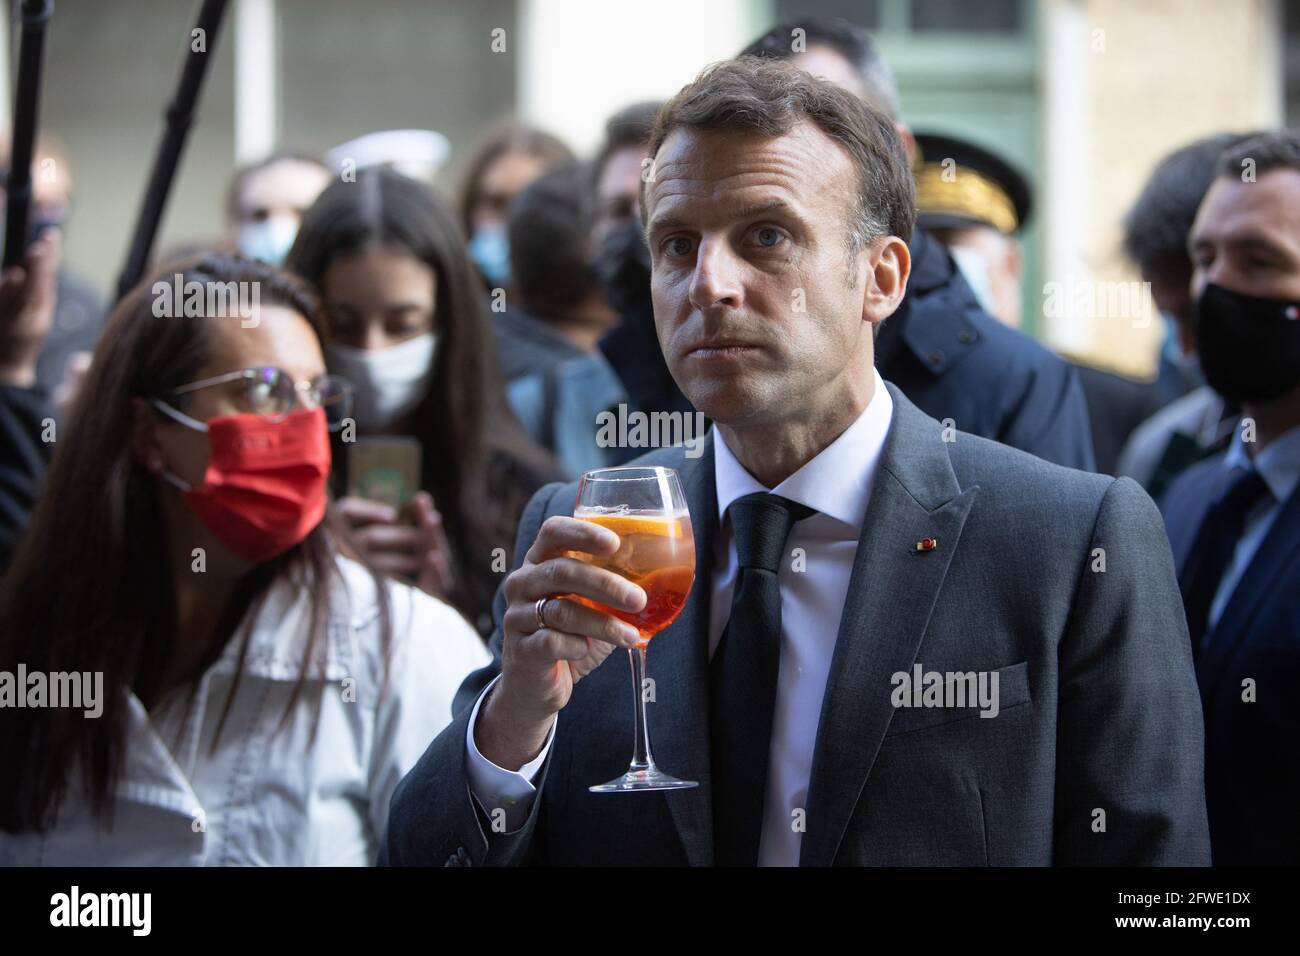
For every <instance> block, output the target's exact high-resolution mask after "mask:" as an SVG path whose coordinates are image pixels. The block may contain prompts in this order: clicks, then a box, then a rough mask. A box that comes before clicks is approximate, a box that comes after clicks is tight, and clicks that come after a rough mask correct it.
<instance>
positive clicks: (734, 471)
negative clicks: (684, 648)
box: [466, 372, 894, 866]
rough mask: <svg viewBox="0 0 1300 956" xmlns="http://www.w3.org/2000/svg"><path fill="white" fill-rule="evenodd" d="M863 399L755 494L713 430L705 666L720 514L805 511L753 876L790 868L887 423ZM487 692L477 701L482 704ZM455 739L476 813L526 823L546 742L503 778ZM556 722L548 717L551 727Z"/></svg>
mask: <svg viewBox="0 0 1300 956" xmlns="http://www.w3.org/2000/svg"><path fill="white" fill-rule="evenodd" d="M873 374H874V375H875V393H874V394H873V395H872V398H871V401H870V402H869V403H868V404H867V407H866V409H865V410H864V411H863V412H862V414H861V415H859V416H858V418H857V419H856V420H855V421H854V422H853V423H852V424H851V425H849V427H848V428H847V429H845V430H844V432H843V433H841V434H840V436H839V437H838V438H836V439H835V440H834V441H833V442H831V443H830V444H829V445H827V446H826V447H825V448H824V449H822V451H821V452H820V453H819V454H818V455H817V456H816V457H814V458H813V459H812V460H811V461H809V462H808V463H806V464H805V465H804V466H803V467H802V468H800V469H799V470H798V471H796V472H795V473H794V474H792V475H790V477H788V478H786V479H785V480H784V481H782V482H781V483H780V484H778V485H777V486H776V487H775V488H766V487H764V486H763V485H762V484H761V483H760V482H759V481H758V479H756V478H755V477H754V476H753V475H751V474H750V473H749V472H748V471H746V470H745V467H744V466H743V465H741V464H740V462H739V461H737V459H736V457H735V455H734V454H732V451H731V449H730V448H728V447H727V443H726V441H725V440H724V439H723V437H722V434H721V433H720V432H719V431H718V430H717V429H716V428H715V429H714V430H713V441H714V482H715V485H716V488H717V495H718V514H719V515H720V516H721V517H722V521H721V526H720V528H719V531H718V534H716V535H715V536H714V553H713V555H712V560H713V578H712V581H713V592H712V599H711V603H710V607H709V655H710V657H711V656H712V655H713V652H714V651H715V650H716V649H717V646H718V642H719V640H721V638H722V631H723V629H724V628H725V627H726V623H727V618H728V617H730V615H731V592H732V588H733V586H734V584H735V580H736V549H735V545H734V542H733V540H732V532H731V522H730V520H728V518H727V508H728V507H729V506H730V504H731V503H732V502H733V501H735V500H736V499H737V498H740V497H742V496H743V495H747V494H750V493H751V492H756V491H759V492H762V491H770V492H772V493H773V494H778V495H781V496H782V497H784V498H789V499H790V500H791V501H797V502H799V503H800V504H802V505H807V506H808V507H809V508H812V509H814V510H815V511H816V512H817V514H815V515H813V516H811V517H809V518H807V519H805V520H803V521H800V522H797V523H796V524H795V526H794V529H793V530H792V531H791V532H790V538H789V540H788V541H787V543H786V560H785V561H783V563H782V566H781V569H780V571H779V572H778V580H779V583H780V587H781V667H780V672H779V674H778V677H777V692H776V709H775V712H774V714H773V726H772V743H771V751H770V756H769V760H768V783H767V794H766V796H765V799H764V803H763V828H762V835H761V838H760V841H759V852H758V862H759V865H760V866H796V865H798V862H799V848H800V845H801V841H802V837H803V834H802V832H801V828H796V825H795V824H796V819H797V818H802V817H803V816H804V814H802V813H798V814H797V816H796V811H799V810H803V809H806V807H807V805H808V802H807V798H808V781H809V777H810V775H811V772H812V759H813V751H814V748H815V745H816V741H817V724H818V722H819V720H820V718H821V708H822V697H823V696H824V695H825V692H826V678H827V676H828V675H829V673H830V667H831V659H832V656H833V655H834V652H835V640H836V637H837V635H838V633H839V626H840V617H841V616H842V614H843V611H844V600H845V597H846V596H847V594H848V590H849V579H850V577H851V576H852V573H853V560H854V557H855V555H856V554H857V550H858V538H859V537H860V536H861V534H862V523H863V520H864V519H865V517H866V514H867V502H868V501H869V500H870V498H871V488H872V485H873V483H874V481H875V476H876V469H877V466H878V464H879V461H880V453H881V450H882V449H883V448H884V444H885V436H886V435H887V434H888V433H889V425H890V422H891V420H892V418H893V412H894V403H893V400H892V399H891V398H890V395H889V390H888V389H887V388H885V383H884V381H883V380H882V379H881V377H880V373H879V372H873ZM490 689H491V685H489V687H488V688H486V689H485V690H484V691H483V694H482V695H480V697H479V702H480V703H481V702H482V700H483V698H484V697H485V696H486V695H487V693H488V691H489V690H490ZM477 708H478V704H475V712H474V714H473V715H472V716H471V719H470V722H469V728H468V730H467V732H466V749H467V751H468V763H467V767H468V772H469V777H470V789H471V791H472V792H473V793H474V795H475V798H476V799H478V801H479V803H480V805H481V806H483V807H484V808H485V809H486V808H488V807H505V808H506V826H507V829H508V830H514V829H517V828H518V826H519V825H520V824H522V822H523V820H524V819H526V818H527V812H528V808H529V806H530V805H531V802H532V799H533V794H534V793H535V792H536V790H535V788H534V786H533V784H532V778H533V777H534V776H535V775H536V773H537V771H538V769H539V768H540V767H541V765H542V763H543V762H544V761H545V759H546V754H547V752H548V751H549V749H550V746H551V741H552V740H553V739H554V735H555V725H554V723H553V724H552V726H551V736H550V737H549V738H548V740H547V742H546V745H545V746H544V747H543V748H542V751H541V753H539V754H538V755H537V757H536V758H535V759H534V760H533V761H532V762H531V763H529V764H528V765H527V766H525V767H522V768H520V770H519V771H517V772H513V771H509V770H505V769H503V768H501V767H498V766H496V765H495V764H493V763H492V762H491V761H489V760H488V759H487V758H485V757H484V756H483V755H482V754H480V753H479V751H478V748H477V747H476V746H475V744H474V721H475V719H476V718H477V716H478V714H477ZM556 722H558V718H557V721H556Z"/></svg>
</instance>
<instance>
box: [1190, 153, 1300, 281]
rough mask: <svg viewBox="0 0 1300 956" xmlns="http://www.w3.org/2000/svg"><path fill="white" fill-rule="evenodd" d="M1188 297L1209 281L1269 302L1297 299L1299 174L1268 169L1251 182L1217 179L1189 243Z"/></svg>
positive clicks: (1299, 269) (1299, 259)
mask: <svg viewBox="0 0 1300 956" xmlns="http://www.w3.org/2000/svg"><path fill="white" fill-rule="evenodd" d="M1188 250H1189V251H1190V253H1191V256H1192V264H1193V272H1192V295H1193V296H1195V297H1199V296H1200V294H1201V290H1202V289H1204V288H1205V285H1206V283H1208V282H1213V283H1214V284H1215V285H1220V286H1223V287H1224V288H1226V289H1231V290H1233V291H1234V292H1243V293H1245V294H1247V295H1254V296H1260V297H1262V298H1268V299H1300V171H1297V170H1294V169H1272V170H1269V171H1268V172H1265V173H1261V174H1260V176H1259V178H1258V179H1257V180H1256V181H1255V182H1253V183H1244V182H1241V181H1240V180H1239V179H1237V178H1236V177H1230V176H1220V177H1219V178H1218V179H1216V180H1215V181H1214V183H1213V185H1211V186H1210V189H1209V192H1207V193H1206V194H1205V199H1203V200H1202V201H1201V208H1200V209H1199V210H1198V211H1197V213H1196V222H1195V223H1193V224H1192V233H1191V236H1190V238H1189V240H1188Z"/></svg>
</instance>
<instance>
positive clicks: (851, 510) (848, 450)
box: [713, 369, 894, 529]
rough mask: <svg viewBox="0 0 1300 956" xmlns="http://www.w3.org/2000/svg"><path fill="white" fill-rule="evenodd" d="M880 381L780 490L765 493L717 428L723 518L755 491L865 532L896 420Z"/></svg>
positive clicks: (716, 473)
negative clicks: (851, 416) (843, 426)
mask: <svg viewBox="0 0 1300 956" xmlns="http://www.w3.org/2000/svg"><path fill="white" fill-rule="evenodd" d="M872 374H873V375H874V376H875V382H876V387H875V393H874V394H873V395H872V396H871V401H870V402H868V403H867V407H866V408H865V409H863V411H862V414H861V415H859V416H858V417H857V419H856V420H855V421H854V422H853V424H851V425H850V426H849V427H848V428H846V429H844V431H843V432H842V433H841V434H840V436H839V437H838V438H836V439H835V440H834V441H833V442H831V443H830V444H829V445H827V446H826V447H825V448H823V449H822V450H821V451H820V452H819V453H818V454H817V455H816V456H815V457H814V458H813V459H812V460H811V461H808V462H806V463H805V464H804V466H803V467H802V468H800V469H799V470H798V471H796V472H795V473H794V474H793V475H791V476H790V477H788V478H786V479H785V480H784V481H783V482H781V483H780V484H779V485H777V486H776V487H775V488H766V487H764V486H763V484H762V483H760V482H759V480H758V479H757V478H755V477H754V476H753V475H751V474H750V473H749V472H748V471H747V470H746V469H745V466H744V465H742V464H741V463H740V462H739V461H737V460H736V456H735V455H734V454H732V451H731V449H730V448H728V447H727V443H726V441H725V440H724V439H723V437H722V433H721V432H720V431H719V430H718V429H717V428H714V430H713V438H714V456H713V477H714V483H715V485H716V486H717V491H718V515H719V516H720V517H725V516H726V513H727V507H728V506H729V505H730V504H731V503H732V502H733V501H735V500H736V499H737V498H740V497H743V496H744V495H747V494H751V493H753V492H756V491H770V492H772V493H773V494H778V495H781V496H782V497H783V498H789V499H790V500H791V501H797V502H799V504H801V505H807V506H808V507H809V508H813V509H815V510H817V511H819V512H820V513H822V514H824V515H829V516H830V517H832V518H834V519H835V520H836V521H840V522H842V523H844V524H846V525H849V526H850V527H852V528H855V529H856V528H861V527H862V522H863V519H865V518H866V515H867V500H868V499H869V498H870V497H871V485H872V482H873V481H874V479H875V476H876V468H877V466H878V465H879V463H880V452H881V450H882V449H883V448H884V446H885V436H886V435H888V434H889V423H890V422H891V421H892V420H893V417H894V400H893V398H891V397H890V394H889V389H887V388H886V387H885V381H884V379H882V378H881V377H880V373H879V372H877V371H876V370H875V369H873V370H872Z"/></svg>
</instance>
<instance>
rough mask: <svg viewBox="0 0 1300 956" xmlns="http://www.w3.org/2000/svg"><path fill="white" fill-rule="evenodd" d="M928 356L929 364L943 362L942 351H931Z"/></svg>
mask: <svg viewBox="0 0 1300 956" xmlns="http://www.w3.org/2000/svg"><path fill="white" fill-rule="evenodd" d="M928 358H929V362H930V364H931V365H939V364H941V363H942V362H943V353H942V352H931V353H930V355H929V357H928Z"/></svg>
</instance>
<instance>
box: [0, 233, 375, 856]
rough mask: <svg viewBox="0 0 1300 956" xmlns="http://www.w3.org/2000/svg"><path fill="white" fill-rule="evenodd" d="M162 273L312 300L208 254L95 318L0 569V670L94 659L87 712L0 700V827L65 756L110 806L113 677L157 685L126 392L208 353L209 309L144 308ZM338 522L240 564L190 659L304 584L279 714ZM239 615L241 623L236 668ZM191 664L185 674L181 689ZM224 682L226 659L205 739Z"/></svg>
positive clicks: (310, 314)
mask: <svg viewBox="0 0 1300 956" xmlns="http://www.w3.org/2000/svg"><path fill="white" fill-rule="evenodd" d="M177 273H179V274H180V275H181V281H182V283H186V282H190V281H196V282H200V283H206V282H222V283H225V282H249V283H254V282H255V283H258V287H257V288H258V295H259V301H260V303H261V304H262V305H281V306H284V307H287V308H290V309H292V310H294V311H295V312H298V313H300V314H301V315H303V316H304V317H305V318H306V319H307V320H308V322H310V323H311V324H312V325H313V327H316V328H319V316H318V312H317V307H316V302H315V299H314V297H313V296H312V294H311V292H310V290H309V289H308V288H307V287H306V286H305V284H303V283H302V282H300V281H298V280H295V279H292V278H291V277H289V276H287V275H285V274H284V273H281V272H278V271H276V270H275V269H273V268H272V267H270V266H267V265H264V264H262V263H258V262H254V261H252V260H248V259H244V258H242V257H239V256H228V255H217V254H212V255H207V256H202V257H199V258H197V259H193V260H188V261H185V262H181V263H175V264H173V265H171V266H170V267H168V268H166V269H165V270H164V271H160V272H159V274H158V275H155V276H153V277H152V278H150V279H148V280H146V281H145V282H143V283H141V285H139V286H137V287H136V288H135V289H134V290H133V291H132V292H131V293H130V294H129V295H128V296H127V297H126V298H125V299H123V300H122V302H121V303H120V304H119V305H118V306H117V308H116V309H115V310H114V311H113V314H112V315H111V316H110V317H109V320H108V322H107V324H106V325H105V328H104V333H103V337H102V338H101V339H100V342H99V345H98V347H97V348H96V350H95V357H94V360H93V362H92V363H91V367H90V371H89V372H88V374H87V376H86V379H85V381H84V383H83V384H82V386H81V390H80V392H79V395H78V398H77V400H76V403H75V405H74V407H73V408H72V410H71V413H70V415H69V417H68V419H67V421H66V422H64V423H63V424H62V425H61V426H60V427H61V428H62V430H63V431H62V434H60V435H59V436H58V440H57V442H56V450H55V453H54V456H53V459H52V461H51V463H50V468H49V472H48V474H47V475H46V478H45V485H44V489H43V491H42V494H41V497H40V500H39V501H38V502H37V505H36V508H35V510H34V511H33V512H32V514H31V518H30V521H29V525H28V528H27V531H26V534H25V536H24V538H23V541H22V543H21V544H20V546H19V549H18V552H17V554H16V555H15V558H14V561H13V564H12V565H11V567H10V568H9V570H8V572H7V573H6V575H5V576H4V578H3V581H2V582H0V669H4V670H9V671H11V672H12V671H13V670H14V669H15V668H16V667H17V665H18V664H19V663H24V664H26V666H27V667H28V669H29V670H33V671H35V670H40V671H44V672H46V673H54V672H85V671H89V672H102V673H103V675H104V701H103V714H102V715H101V716H100V718H99V719H97V720H87V719H85V717H84V716H83V715H82V714H81V713H79V712H78V711H76V710H75V709H70V708H60V707H51V708H35V709H32V708H24V709H13V710H10V711H8V713H6V715H5V719H4V722H3V724H0V767H4V772H5V775H6V777H7V778H8V779H9V780H10V781H12V782H13V785H12V786H10V785H6V786H5V787H3V788H0V829H4V830H8V831H12V832H17V831H21V830H44V829H46V828H48V827H49V826H50V825H51V824H52V823H53V822H54V817H55V815H56V814H57V810H58V807H59V805H60V803H61V802H62V800H63V798H64V796H65V795H66V793H67V789H68V784H69V774H70V772H71V770H72V769H73V768H74V766H79V767H80V770H81V774H82V778H83V782H84V783H85V786H86V790H87V793H86V796H87V797H88V799H89V803H90V806H91V809H92V812H93V813H94V815H95V816H96V817H99V818H101V819H104V818H108V819H110V820H111V815H112V793H113V788H114V785H115V783H116V781H117V780H118V778H119V777H120V775H121V772H122V769H123V766H124V761H125V757H126V747H127V707H126V694H125V691H127V690H132V691H134V692H135V693H136V695H137V696H138V697H140V698H141V699H142V700H146V701H151V700H154V699H156V697H157V695H158V694H159V693H160V692H162V691H164V690H166V688H163V687H162V686H161V685H162V681H163V678H164V675H165V673H166V669H167V665H168V663H169V661H170V660H171V655H172V653H173V650H174V647H175V642H176V640H177V633H176V626H177V607H176V599H175V595H174V594H173V592H172V577H171V571H170V566H169V560H168V552H167V545H166V523H165V519H164V513H163V510H162V507H161V505H160V503H159V501H158V499H157V492H156V487H157V486H156V482H157V478H156V476H155V475H153V474H152V473H150V472H149V471H148V470H146V469H145V468H144V467H143V466H142V465H140V464H139V463H137V462H136V461H135V456H134V454H133V451H132V417H133V416H132V409H133V401H132V400H133V399H135V398H143V399H148V398H151V397H162V396H166V395H168V394H169V393H170V392H171V391H172V390H174V389H175V388H177V387H179V386H180V385H183V384H185V383H187V382H189V381H192V380H193V379H194V377H195V375H196V373H197V372H198V371H199V369H201V368H202V367H203V365H204V364H205V363H206V362H207V361H208V358H209V356H210V351H211V345H212V329H213V325H212V322H213V321H214V319H212V318H207V317H198V316H184V315H181V314H173V315H172V316H171V317H160V316H157V315H155V314H154V309H153V300H154V297H153V295H152V294H151V290H152V287H153V285H154V283H155V282H158V281H165V282H167V283H168V284H169V285H170V284H171V283H172V280H173V277H174V276H175V275H176V274H177ZM230 288H235V287H233V286H232V287H230ZM171 311H172V312H173V313H179V312H181V311H182V310H180V309H175V310H171ZM345 535H346V531H345V530H343V529H342V527H341V524H340V523H339V522H337V521H336V520H335V519H333V518H332V517H330V518H327V519H326V521H325V522H322V523H321V524H320V525H318V526H317V527H316V528H315V529H314V530H313V531H312V532H311V533H310V534H309V535H308V536H307V538H306V539H305V540H304V541H303V542H302V543H300V544H298V545H297V546H295V547H293V548H291V549H290V550H289V551H287V552H285V553H284V554H281V555H279V556H278V557H276V558H274V559H273V560H271V561H269V562H266V563H263V564H261V565H258V566H257V567H255V568H253V569H252V570H251V571H249V572H248V573H247V574H245V575H244V576H243V577H242V578H241V579H240V580H239V581H238V583H237V585H236V587H235V590H234V592H233V593H232V595H231V597H230V599H229V601H228V602H227V604H226V607H225V608H224V610H223V612H222V615H221V619H220V620H219V622H218V629H217V632H216V637H217V640H215V641H214V643H213V645H212V646H211V647H210V648H209V649H208V652H207V655H206V657H205V659H204V661H203V670H206V668H207V667H208V666H210V665H211V663H212V662H213V661H215V660H216V659H217V658H218V657H219V656H220V655H221V652H222V651H223V649H224V648H225V646H226V645H227V644H228V642H229V640H230V639H231V637H232V636H233V635H234V634H235V632H236V630H237V629H238V628H239V626H240V623H241V622H248V623H251V621H252V619H253V618H254V617H255V612H256V611H257V610H259V609H260V607H261V605H262V602H263V601H264V600H265V598H266V595H267V593H268V591H269V589H270V587H271V585H272V584H273V583H274V582H275V581H276V580H278V579H279V578H280V577H281V576H282V575H287V576H289V578H290V579H291V580H292V581H293V582H294V583H295V585H297V586H298V587H301V588H303V589H304V590H305V591H306V593H307V594H308V595H309V597H310V601H311V614H310V620H309V626H308V631H309V633H308V640H307V645H306V650H305V653H304V654H303V661H302V669H301V671H300V673H299V676H298V682H297V684H296V685H295V687H294V691H293V695H292V696H291V698H290V700H289V703H288V705H287V707H286V710H285V718H286V719H287V717H288V715H289V713H290V711H291V710H292V708H293V706H294V704H295V703H296V702H297V700H298V699H299V697H300V695H301V694H302V692H303V690H304V688H305V684H306V681H307V680H308V679H309V676H308V666H309V664H310V663H311V662H312V661H314V660H317V654H318V651H319V650H320V645H321V643H322V642H323V641H324V640H326V638H327V629H328V626H329V616H330V584H331V580H330V578H331V575H332V574H335V573H336V572H337V567H336V564H335V555H336V554H337V553H338V552H339V551H342V552H344V553H349V554H352V555H353V556H355V550H354V549H353V548H352V547H351V545H349V544H348V543H347V540H346V538H345V537H343V536H345ZM376 583H377V584H378V579H377V578H376ZM377 592H378V595H379V603H380V614H381V642H382V644H383V650H384V658H385V660H387V658H388V648H389V644H390V640H391V634H390V621H391V614H390V609H389V607H388V602H387V592H386V591H385V589H384V588H383V587H377ZM251 630H252V629H251V627H247V628H245V630H244V636H243V641H242V643H241V645H240V649H239V667H238V671H239V673H242V671H243V668H244V663H245V659H246V656H247V651H248V642H249V638H250V636H251ZM201 673H202V670H200V671H199V672H198V673H194V674H191V675H188V681H187V682H188V684H189V686H190V690H191V694H192V693H193V690H194V688H195V686H196V684H195V681H196V679H197V678H198V677H199V675H200V674H201ZM238 688H239V674H238V673H237V674H236V677H235V682H234V685H233V686H232V687H231V690H230V695H229V697H228V698H227V700H226V703H225V710H224V712H223V714H222V717H221V723H220V724H218V727H217V734H216V736H217V738H218V739H219V738H220V735H221V726H222V725H223V724H224V723H225V720H226V717H227V715H228V714H229V711H230V706H231V703H232V702H233V700H234V698H235V694H236V692H237V691H238ZM281 726H283V721H282V723H281ZM214 748H215V741H214Z"/></svg>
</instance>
